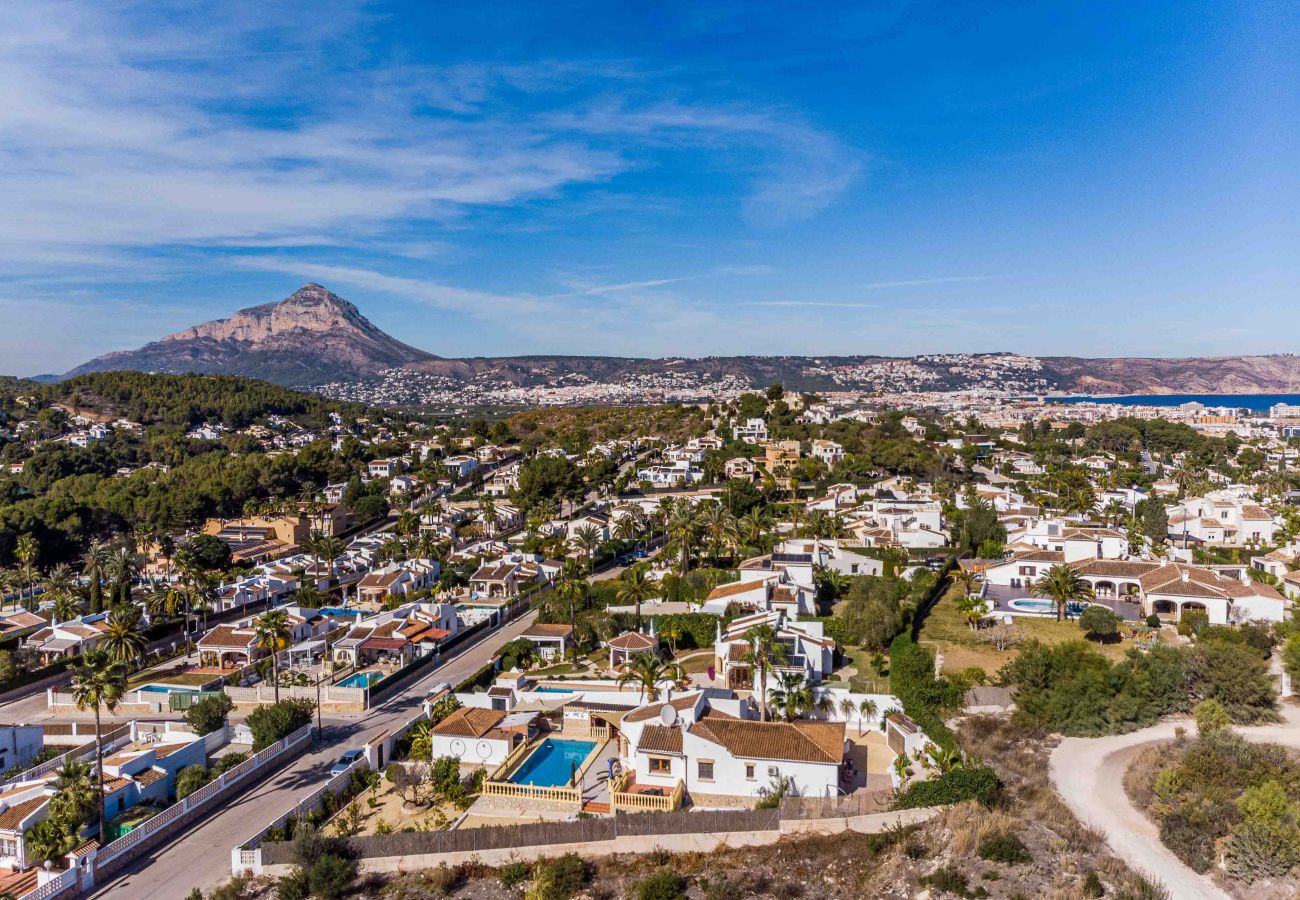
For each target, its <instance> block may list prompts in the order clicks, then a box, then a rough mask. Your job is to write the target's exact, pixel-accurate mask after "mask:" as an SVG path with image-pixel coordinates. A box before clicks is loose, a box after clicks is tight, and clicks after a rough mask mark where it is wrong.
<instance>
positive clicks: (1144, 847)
mask: <svg viewBox="0 0 1300 900" xmlns="http://www.w3.org/2000/svg"><path fill="white" fill-rule="evenodd" d="M1180 726H1181V727H1183V728H1186V729H1187V730H1188V732H1189V733H1195V731H1196V723H1195V722H1193V721H1192V720H1191V719H1171V720H1169V721H1166V722H1161V723H1160V724H1158V725H1152V726H1151V727H1150V728H1144V729H1142V730H1141V731H1134V732H1132V733H1131V734H1120V735H1113V736H1111V737H1104V738H1066V739H1064V740H1063V741H1061V744H1060V746H1058V747H1057V748H1056V749H1055V750H1054V751H1053V752H1052V758H1051V777H1052V783H1053V784H1054V785H1055V786H1056V790H1057V791H1058V792H1059V793H1060V795H1061V797H1062V798H1064V800H1065V802H1066V804H1067V805H1068V806H1069V807H1070V809H1071V810H1072V811H1073V812H1074V814H1075V815H1076V816H1078V818H1079V821H1081V822H1083V823H1084V824H1085V825H1087V826H1088V827H1090V828H1093V829H1095V830H1096V831H1098V832H1100V833H1101V834H1102V835H1104V836H1105V838H1106V841H1107V842H1108V843H1109V844H1110V847H1111V850H1113V851H1114V853H1115V855H1116V856H1118V857H1120V858H1121V859H1123V860H1124V861H1125V862H1126V863H1128V864H1129V866H1130V867H1132V868H1133V869H1134V870H1136V871H1138V872H1141V873H1142V874H1144V875H1146V876H1147V877H1148V878H1151V879H1154V880H1155V881H1159V882H1161V883H1163V884H1164V886H1165V887H1166V888H1168V889H1169V895H1170V896H1171V897H1175V898H1177V900H1228V898H1229V896H1230V895H1229V894H1228V893H1227V892H1226V891H1224V890H1223V888H1221V887H1219V886H1218V885H1217V884H1215V883H1214V880H1213V879H1211V878H1210V877H1208V876H1206V875H1198V874H1196V873H1195V872H1193V871H1192V870H1191V869H1189V868H1188V867H1187V866H1186V865H1184V864H1183V863H1182V861H1181V860H1179V859H1178V857H1176V856H1174V854H1173V853H1171V852H1170V851H1169V850H1167V849H1165V846H1164V844H1162V843H1160V833H1159V829H1158V828H1157V827H1156V825H1155V823H1154V822H1152V821H1151V820H1150V819H1148V818H1147V817H1146V815H1144V814H1143V813H1142V812H1141V811H1140V810H1138V809H1137V808H1136V807H1135V806H1134V805H1133V804H1132V803H1131V802H1130V801H1129V798H1128V795H1127V794H1126V793H1125V792H1124V773H1125V772H1126V771H1128V767H1129V764H1130V763H1132V761H1133V760H1134V759H1135V758H1136V757H1137V755H1138V754H1139V753H1141V752H1142V751H1143V750H1144V749H1146V748H1147V747H1149V746H1152V745H1154V744H1160V743H1165V742H1167V741H1171V740H1173V739H1174V730H1175V729H1176V728H1178V727H1180ZM1234 730H1235V731H1236V732H1237V733H1238V734H1240V735H1241V736H1242V737H1244V738H1246V739H1247V740H1250V741H1255V742H1258V743H1270V744H1281V745H1283V746H1286V747H1293V748H1296V749H1298V750H1300V708H1297V707H1294V706H1283V707H1282V723H1281V724H1278V725H1261V726H1253V727H1249V728H1236V729H1234Z"/></svg>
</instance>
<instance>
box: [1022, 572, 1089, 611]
mask: <svg viewBox="0 0 1300 900" xmlns="http://www.w3.org/2000/svg"><path fill="white" fill-rule="evenodd" d="M1033 593H1034V596H1035V597H1045V598H1047V599H1049V600H1051V601H1053V602H1054V603H1055V604H1056V621H1058V622H1060V621H1062V620H1063V619H1064V618H1065V610H1066V608H1067V607H1068V606H1069V604H1071V603H1075V602H1080V601H1085V600H1091V599H1093V597H1094V596H1095V594H1094V593H1093V590H1092V585H1091V584H1089V583H1088V582H1087V581H1086V580H1084V578H1083V576H1082V575H1080V574H1079V573H1078V571H1077V570H1076V569H1075V568H1074V567H1072V566H1067V565H1065V564H1064V563H1061V564H1059V565H1055V566H1052V567H1051V568H1050V569H1048V570H1047V574H1045V575H1044V576H1043V577H1042V578H1040V579H1038V580H1037V581H1036V582H1034V587H1033Z"/></svg>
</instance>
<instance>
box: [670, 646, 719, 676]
mask: <svg viewBox="0 0 1300 900" xmlns="http://www.w3.org/2000/svg"><path fill="white" fill-rule="evenodd" d="M692 652H694V651H692ZM677 664H678V665H679V666H681V667H682V672H683V673H685V674H687V675H698V674H699V673H701V672H707V671H708V670H709V666H711V665H713V654H712V653H696V654H695V655H694V656H691V657H689V658H688V659H686V660H685V661H680V660H679V661H678V663H677Z"/></svg>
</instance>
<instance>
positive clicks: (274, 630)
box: [253, 609, 292, 703]
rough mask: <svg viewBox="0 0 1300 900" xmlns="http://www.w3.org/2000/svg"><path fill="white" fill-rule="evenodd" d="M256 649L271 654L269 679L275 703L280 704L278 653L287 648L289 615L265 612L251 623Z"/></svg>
mask: <svg viewBox="0 0 1300 900" xmlns="http://www.w3.org/2000/svg"><path fill="white" fill-rule="evenodd" d="M253 634H254V636H255V638H256V641H257V646H258V649H261V650H265V651H266V652H267V653H270V654H271V677H272V681H273V683H274V685H275V702H276V703H279V702H280V651H281V650H284V649H285V648H286V647H288V646H289V637H290V635H291V634H292V630H291V629H290V627H289V614H288V613H287V612H285V611H284V610H282V609H272V610H267V611H266V612H264V613H262V614H261V615H260V616H258V617H257V620H256V621H255V622H254V623H253Z"/></svg>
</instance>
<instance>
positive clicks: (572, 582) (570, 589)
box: [555, 564, 587, 629]
mask: <svg viewBox="0 0 1300 900" xmlns="http://www.w3.org/2000/svg"><path fill="white" fill-rule="evenodd" d="M555 594H556V596H558V597H559V598H560V599H561V600H563V601H564V602H565V603H567V604H569V627H570V628H573V629H576V628H577V627H578V606H579V604H584V605H585V603H586V600H587V580H586V579H585V578H583V577H582V575H581V574H580V573H578V572H575V571H574V570H573V569H571V568H570V567H569V566H568V565H567V564H566V565H565V571H563V572H561V573H560V581H559V583H558V584H557V585H556V586H555Z"/></svg>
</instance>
